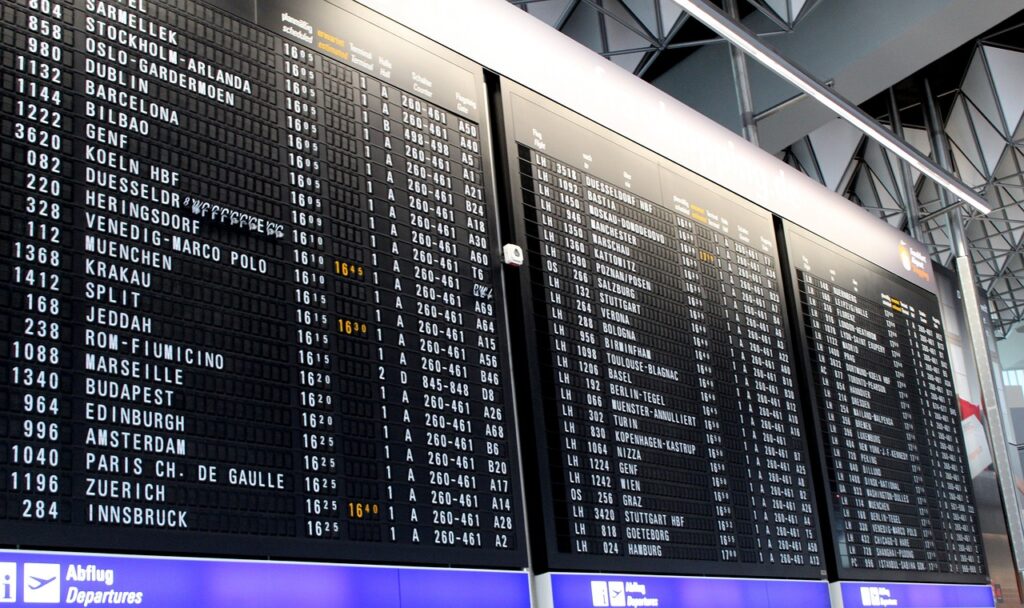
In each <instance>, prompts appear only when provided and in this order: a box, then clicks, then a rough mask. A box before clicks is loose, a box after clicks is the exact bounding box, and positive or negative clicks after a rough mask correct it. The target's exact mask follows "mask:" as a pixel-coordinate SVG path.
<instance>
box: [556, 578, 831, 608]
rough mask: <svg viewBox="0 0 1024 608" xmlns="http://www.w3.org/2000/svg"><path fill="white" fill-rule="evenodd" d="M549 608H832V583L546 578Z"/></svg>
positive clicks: (692, 579)
mask: <svg viewBox="0 0 1024 608" xmlns="http://www.w3.org/2000/svg"><path fill="white" fill-rule="evenodd" d="M539 579H540V580H539V587H540V588H541V590H542V591H541V593H540V599H539V601H540V604H541V606H542V607H543V608H605V607H608V608H611V607H618V606H623V607H641V606H649V607H655V608H707V607H710V606H714V607H715V608H794V607H795V608H829V606H830V602H829V589H828V583H826V582H824V581H788V580H767V579H736V578H695V577H677V576H628V575H625V576H622V575H614V576H608V575H603V574H561V573H557V574H546V575H543V576H541V577H539Z"/></svg>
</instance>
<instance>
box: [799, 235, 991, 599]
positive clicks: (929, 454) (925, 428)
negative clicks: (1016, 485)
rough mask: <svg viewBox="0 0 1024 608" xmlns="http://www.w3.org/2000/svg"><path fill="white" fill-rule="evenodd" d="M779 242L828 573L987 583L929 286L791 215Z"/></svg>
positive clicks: (910, 253) (908, 257)
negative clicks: (814, 457) (797, 338)
mask: <svg viewBox="0 0 1024 608" xmlns="http://www.w3.org/2000/svg"><path fill="white" fill-rule="evenodd" d="M784 244H785V250H786V252H787V257H788V264H789V267H790V272H791V273H792V274H791V277H790V279H791V281H792V286H791V289H792V290H793V291H794V300H795V301H796V302H798V303H799V310H797V311H795V312H796V316H797V317H798V319H799V325H800V334H801V336H802V338H803V341H804V349H805V350H804V352H803V353H802V354H801V356H802V357H803V361H804V364H803V367H804V368H805V369H806V370H807V373H806V374H805V376H806V377H805V379H804V381H805V382H806V383H807V384H806V387H805V388H806V392H807V394H808V399H807V402H808V403H809V404H810V407H811V410H812V411H811V412H810V414H809V415H810V417H811V419H813V421H814V424H815V427H816V432H817V437H816V440H817V445H818V452H819V454H820V458H819V459H818V460H819V464H820V475H821V480H822V484H823V485H824V486H825V488H826V490H827V494H826V495H827V496H828V498H827V500H823V510H826V511H827V512H828V515H829V518H830V519H829V522H830V525H831V530H832V533H831V535H830V540H829V541H828V542H827V543H826V544H828V545H830V546H831V547H832V552H833V554H834V555H833V559H834V560H835V571H836V573H837V574H838V576H839V578H840V579H854V580H856V579H861V580H898V581H918V582H939V581H941V582H986V581H987V576H986V573H987V569H986V566H985V559H984V553H983V549H982V541H981V537H980V531H979V528H978V525H977V518H976V512H975V504H974V497H973V490H972V484H971V478H970V474H969V473H968V469H967V463H966V459H965V451H964V444H963V435H962V432H961V429H960V416H959V407H958V402H957V398H956V393H955V391H954V388H953V376H952V372H951V371H950V368H949V363H948V361H947V358H946V350H945V348H946V347H945V340H944V334H943V330H942V323H941V319H940V309H939V302H938V299H937V297H936V296H935V294H932V293H929V292H926V291H925V290H923V289H921V288H919V287H917V286H914V285H911V284H910V283H909V282H907V281H906V280H903V279H901V278H898V277H897V276H895V275H894V274H892V273H890V272H888V271H886V270H884V269H881V268H879V267H877V266H875V265H873V264H871V263H869V262H866V261H864V260H863V259H860V258H858V257H856V256H854V255H853V254H851V253H849V252H847V251H845V250H843V249H841V248H839V247H837V246H835V245H833V244H831V243H829V242H827V241H825V240H823V239H821V238H820V237H818V236H815V235H813V234H811V233H809V232H807V231H806V230H803V229H801V228H798V227H795V226H793V225H791V224H789V223H786V224H785V237H784ZM898 247H899V249H900V255H901V257H902V258H903V259H904V260H905V263H904V265H905V266H906V268H907V270H908V272H909V271H912V269H914V268H915V267H917V265H915V264H914V256H915V255H919V254H917V252H916V251H914V250H913V249H912V248H911V247H910V246H909V245H907V244H906V243H900V244H899V245H898ZM920 272H926V271H925V270H924V269H920Z"/></svg>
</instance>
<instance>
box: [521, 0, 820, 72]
mask: <svg viewBox="0 0 1024 608" xmlns="http://www.w3.org/2000/svg"><path fill="white" fill-rule="evenodd" d="M508 1H509V2H510V3H511V4H514V5H516V6H519V7H521V8H522V9H523V10H524V11H527V12H528V13H530V14H531V15H533V16H534V17H537V18H538V19H540V20H541V21H544V22H545V23H547V24H548V25H550V26H552V27H554V28H555V29H557V30H559V31H561V32H562V33H564V34H566V35H567V36H569V37H571V38H573V39H575V40H576V41H577V42H579V43H581V44H583V45H585V46H587V47H588V48H590V49H591V50H593V51H594V52H597V53H600V54H601V55H603V56H604V57H606V58H608V59H609V60H611V61H613V62H615V63H616V64H618V65H619V66H621V67H623V68H625V69H627V70H629V71H631V72H633V74H635V75H637V76H640V77H645V76H649V72H650V71H651V69H652V68H653V67H654V66H656V65H657V64H658V63H659V62H664V61H670V62H671V61H676V60H678V59H680V58H682V57H684V56H685V54H686V53H688V52H690V51H692V50H694V49H696V48H699V47H702V46H705V45H708V44H725V41H724V40H722V39H721V38H719V37H717V36H715V35H714V34H713V33H712V32H711V31H710V30H707V29H706V28H704V27H703V26H701V25H700V24H698V23H697V22H696V21H695V20H692V19H690V17H689V15H687V14H686V13H685V12H683V10H682V8H680V7H679V5H678V4H676V3H675V2H674V1H673V0H508ZM819 1H820V0H744V1H743V10H742V11H741V13H742V14H749V13H750V12H752V11H755V10H756V11H758V12H760V13H762V14H763V15H764V16H765V17H767V19H768V20H769V22H770V23H771V24H772V26H773V27H774V29H771V30H768V31H765V32H759V35H762V36H772V35H776V34H784V33H787V32H789V31H791V30H792V29H793V27H794V26H795V25H796V24H797V22H799V21H800V20H801V19H803V18H804V17H805V16H806V15H807V14H808V13H809V12H810V11H811V10H812V9H813V8H814V6H815V5H817V4H818V2H819Z"/></svg>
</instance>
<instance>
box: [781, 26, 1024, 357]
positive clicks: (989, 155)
mask: <svg viewBox="0 0 1024 608" xmlns="http://www.w3.org/2000/svg"><path fill="white" fill-rule="evenodd" d="M1008 40H1011V41H1012V40H1022V41H1024V24H1018V25H1014V26H1012V27H1010V28H1008V29H1006V30H1002V31H999V32H996V33H994V34H991V35H988V36H985V37H983V38H981V39H979V40H978V41H977V42H976V43H975V44H974V47H973V49H971V53H970V54H969V56H968V61H967V64H966V68H964V69H963V72H962V78H961V79H960V82H959V84H957V85H954V86H952V87H950V88H948V89H947V90H944V91H937V92H936V93H937V95H938V96H939V97H940V99H939V101H940V105H941V106H942V107H943V109H944V116H943V121H944V125H943V128H944V133H945V136H946V137H947V139H948V141H949V147H950V151H951V153H952V161H953V164H954V169H955V172H956V174H957V175H958V176H959V177H960V178H961V179H962V180H963V181H964V182H965V183H967V184H968V185H970V186H972V187H973V188H974V189H975V191H977V192H979V193H980V194H981V195H982V196H983V197H984V198H985V199H986V200H987V201H988V202H989V205H990V206H991V207H992V208H993V211H992V213H990V214H988V215H987V216H983V215H980V214H978V213H975V212H970V213H968V212H967V210H966V209H965V210H964V211H965V212H964V233H965V235H966V237H967V240H968V245H969V252H970V256H971V261H972V262H973V264H974V269H975V273H976V275H977V281H978V286H979V287H980V288H981V290H982V291H983V292H984V294H985V295H986V296H987V297H988V300H989V303H990V312H991V315H992V322H993V327H994V329H995V331H996V335H997V336H999V337H1003V336H1005V335H1006V334H1007V332H1009V331H1010V330H1011V329H1012V328H1013V327H1014V326H1016V325H1018V324H1019V323H1020V322H1021V321H1024V42H1021V43H1009V44H1008V43H1007V41H1008ZM914 80H915V79H914V78H912V79H910V80H909V81H907V82H904V83H901V84H900V85H897V87H898V88H901V89H902V94H901V95H900V97H901V99H900V101H901V103H899V104H898V105H899V117H900V118H901V121H902V122H903V124H904V136H905V137H906V139H907V140H908V141H909V142H910V143H911V144H913V145H915V146H916V147H917V148H918V149H919V150H920V151H921V152H922V153H925V154H931V152H932V151H931V146H930V144H929V140H928V135H927V132H926V131H925V129H924V125H923V120H922V116H923V113H922V110H921V103H922V101H921V100H923V98H921V97H920V95H921V87H919V86H915V82H914ZM915 96H917V97H918V99H919V100H918V101H915V100H914V97H915ZM876 116H877V118H878V119H879V120H880V121H882V122H884V123H891V118H890V116H889V115H888V113H885V114H877V115H876ZM783 156H784V158H785V160H786V161H787V162H789V163H790V164H792V165H793V166H795V167H797V168H799V169H800V170H802V171H803V172H805V173H807V174H808V175H810V176H811V177H813V178H815V179H817V180H818V181H819V182H821V183H822V184H823V185H825V186H826V187H828V188H830V189H832V190H833V191H835V192H838V193H840V194H842V195H844V196H846V197H847V198H850V199H851V200H854V201H856V202H857V203H859V204H860V205H862V206H863V207H864V208H866V209H868V210H869V211H871V212H872V213H874V214H875V215H877V216H878V217H880V218H881V219H883V220H885V221H887V222H889V223H890V224H892V225H893V226H896V227H898V228H901V229H903V230H908V226H907V212H906V210H907V209H908V208H909V207H908V205H916V208H917V210H918V213H919V216H920V217H921V218H922V222H921V225H920V234H921V236H922V238H923V240H924V241H925V242H926V244H927V245H928V246H929V248H930V249H931V254H932V257H933V259H935V261H937V262H939V263H940V264H943V265H946V266H950V267H951V266H952V265H953V264H952V257H953V255H954V253H953V251H952V248H951V246H950V239H949V226H948V225H947V221H948V216H947V214H945V213H942V212H941V211H942V202H941V200H940V196H939V192H938V190H937V189H936V186H935V184H934V183H933V182H931V181H930V180H927V179H923V178H922V177H921V176H920V174H919V173H917V172H916V171H912V175H913V182H914V188H913V191H912V192H910V193H908V192H906V190H907V188H905V187H904V186H903V182H902V181H901V179H900V178H899V171H900V166H899V165H898V164H897V163H899V162H901V161H900V160H899V159H897V158H895V157H894V156H893V155H892V154H890V153H888V152H886V151H885V150H882V149H881V148H880V147H879V146H878V145H877V144H875V143H874V142H871V141H868V140H866V138H864V137H862V136H861V135H860V133H859V132H857V131H856V130H855V129H854V128H853V127H851V126H849V125H846V124H844V123H842V122H841V121H834V122H833V123H830V124H828V125H826V126H825V127H822V128H820V129H818V130H817V131H814V132H812V133H810V134H809V135H807V136H805V137H804V138H802V139H801V140H799V141H798V142H796V143H794V144H793V145H792V146H790V147H789V148H787V149H786V150H785V151H784V152H783Z"/></svg>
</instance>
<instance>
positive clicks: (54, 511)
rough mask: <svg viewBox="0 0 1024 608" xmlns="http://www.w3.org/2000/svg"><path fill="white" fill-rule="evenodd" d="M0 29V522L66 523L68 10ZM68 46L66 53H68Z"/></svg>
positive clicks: (17, 16) (33, 0) (55, 9)
mask: <svg viewBox="0 0 1024 608" xmlns="http://www.w3.org/2000/svg"><path fill="white" fill-rule="evenodd" d="M3 11H4V12H3V15H4V20H3V22H2V23H0V28H2V33H3V37H4V40H5V41H6V40H8V39H13V40H14V41H15V44H16V51H15V52H14V54H13V56H9V55H7V56H5V58H4V67H3V69H2V77H3V82H4V87H3V90H4V95H3V105H2V108H3V114H2V123H0V132H2V133H3V140H4V158H3V159H2V161H3V167H2V168H0V176H2V183H3V184H4V188H3V190H2V192H0V207H2V208H3V210H4V213H5V215H7V216H8V217H9V221H8V222H5V224H6V225H5V227H4V231H5V232H8V234H6V235H4V237H5V238H4V239H3V241H4V242H3V246H2V247H3V249H2V250H3V252H4V254H5V256H6V257H7V259H8V260H9V263H8V264H6V265H5V266H4V267H0V276H2V277H3V278H4V282H5V283H6V285H7V288H6V289H5V290H4V292H5V295H4V297H3V302H4V309H5V314H6V315H7V318H6V319H5V322H4V323H3V325H2V328H3V331H4V334H5V336H4V337H5V338H6V347H7V358H6V359H7V364H6V365H5V368H6V369H5V370H4V371H5V372H6V375H7V388H5V390H4V403H3V404H2V405H3V407H4V409H5V410H6V411H7V412H8V413H9V414H8V415H9V418H8V420H10V426H9V427H8V428H0V442H2V449H3V455H2V456H0V462H2V463H4V466H3V469H2V471H3V475H2V478H0V490H3V491H4V492H3V493H4V500H3V501H2V502H0V517H4V518H9V519H18V520H22V521H66V520H68V519H69V518H70V505H69V504H68V502H67V500H66V499H65V500H62V498H64V497H66V496H68V495H69V493H70V490H71V488H70V485H71V479H70V468H71V464H72V463H71V453H70V450H68V449H65V448H62V444H64V443H65V442H68V441H70V437H71V428H70V426H71V425H70V415H71V401H70V398H69V397H68V396H67V395H68V393H69V392H70V389H71V386H70V385H71V376H70V374H69V373H67V370H68V369H69V368H70V366H71V363H72V362H71V357H70V353H69V352H68V349H67V347H69V346H70V345H71V340H72V328H71V326H70V324H69V323H68V321H69V320H70V318H71V302H70V295H71V280H70V277H69V276H68V272H67V271H68V270H70V269H71V261H72V260H71V258H72V255H71V253H72V252H71V250H70V246H71V243H72V234H71V230H70V222H71V210H70V209H69V208H68V203H70V201H71V191H72V188H71V183H70V177H71V170H72V163H71V162H70V161H69V159H70V157H71V146H72V142H71V141H70V139H71V138H70V137H69V136H70V134H71V133H70V132H71V120H70V116H68V113H69V112H68V111H69V109H70V108H71V105H72V96H71V95H70V94H69V93H70V90H71V74H70V70H69V69H68V68H69V67H70V65H71V63H72V53H71V48H72V47H71V45H70V41H71V35H72V33H71V31H70V30H69V29H68V28H67V24H68V23H70V21H71V14H72V10H71V8H70V6H68V5H66V4H65V3H63V2H59V1H57V0H27V1H23V2H19V3H17V5H11V4H7V5H5V6H4V9H3ZM66 42H67V43H66Z"/></svg>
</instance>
